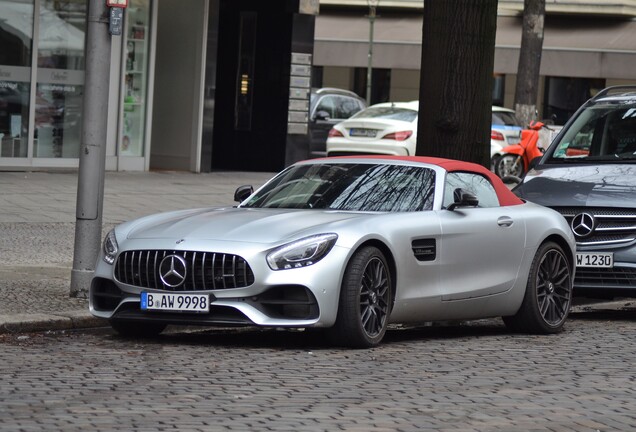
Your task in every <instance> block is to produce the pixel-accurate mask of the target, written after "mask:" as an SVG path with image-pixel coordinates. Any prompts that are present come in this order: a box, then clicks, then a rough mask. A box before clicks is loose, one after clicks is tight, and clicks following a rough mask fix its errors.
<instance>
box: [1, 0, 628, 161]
mask: <svg viewBox="0 0 636 432" xmlns="http://www.w3.org/2000/svg"><path fill="white" fill-rule="evenodd" d="M423 3H424V2H423V0H419V1H412V0H380V4H379V7H378V9H377V12H378V16H377V18H376V19H375V21H374V22H375V27H374V28H375V31H374V39H373V56H372V61H373V74H372V82H371V84H372V85H371V100H372V102H381V101H388V100H392V101H403V100H414V99H417V98H418V97H419V89H418V87H419V68H420V59H421V35H422V11H423ZM86 9H87V2H86V0H0V170H33V169H75V168H77V166H78V163H79V159H78V156H79V149H80V136H81V135H80V130H81V127H82V121H81V120H82V109H83V108H82V107H83V104H84V100H83V94H84V65H85V57H84V56H85V54H84V38H85V33H86V14H87V10H86ZM522 9H523V0H499V13H498V22H497V39H496V47H495V70H494V76H493V80H494V90H493V102H494V103H495V104H499V105H503V106H507V107H512V104H513V97H514V94H513V93H514V87H515V85H514V84H515V75H516V69H517V61H518V55H519V46H520V41H521V13H522ZM367 15H368V4H367V0H320V1H319V0H276V1H269V2H264V1H262V0H188V1H187V2H184V1H182V0H129V7H128V8H127V9H126V11H125V14H124V25H123V31H122V35H120V36H112V47H111V58H110V64H111V70H110V95H109V100H108V112H109V114H108V134H107V149H106V153H107V159H106V168H107V169H108V170H139V171H143V170H150V169H166V170H187V171H193V172H199V171H204V172H205V171H210V170H217V169H232V170H256V171H276V170H279V169H281V168H282V167H284V166H285V165H287V164H289V163H292V162H294V161H296V160H299V159H303V158H306V157H307V155H308V148H307V147H308V144H307V140H306V139H305V138H306V134H307V128H308V126H309V124H310V121H311V119H309V118H308V105H309V93H310V88H311V87H312V86H328V87H340V88H345V89H349V90H353V91H355V92H356V93H358V94H359V95H360V96H362V97H365V96H366V88H367V85H366V78H367V71H366V69H367V64H368V54H369V38H370V37H369V36H370V35H369V19H368V16H367ZM635 18H636V0H618V1H616V0H596V1H591V0H567V1H561V0H554V1H551V2H548V5H547V14H546V19H545V39H544V49H543V58H542V63H541V91H540V94H539V111H540V116H541V117H542V118H554V119H555V122H556V123H563V122H564V121H565V120H566V119H567V118H568V117H569V116H570V115H571V114H572V112H573V111H574V110H575V109H576V108H577V107H578V106H579V105H580V104H581V103H582V102H584V101H585V100H586V99H587V98H588V97H589V96H590V95H592V94H593V93H594V92H595V91H596V90H598V89H600V88H603V87H605V86H608V85H614V84H631V83H636V21H635Z"/></svg>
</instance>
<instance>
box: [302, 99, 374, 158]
mask: <svg viewBox="0 0 636 432" xmlns="http://www.w3.org/2000/svg"><path fill="white" fill-rule="evenodd" d="M362 108H363V105H362V104H361V103H360V102H359V101H358V100H357V99H355V98H352V97H349V96H342V95H325V96H322V97H321V98H320V99H319V100H318V102H317V103H316V107H315V109H314V110H313V112H312V115H311V123H310V133H311V141H310V149H309V151H310V153H311V154H312V156H326V154H327V153H326V152H327V147H326V143H327V136H328V135H329V131H330V130H331V128H332V127H334V126H335V125H336V124H337V123H340V122H341V121H343V120H346V119H348V118H349V117H351V116H352V115H354V114H355V113H357V112H358V111H360V110H361V109H362ZM325 115H326V117H325Z"/></svg>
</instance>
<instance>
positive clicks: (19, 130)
mask: <svg viewBox="0 0 636 432" xmlns="http://www.w3.org/2000/svg"><path fill="white" fill-rule="evenodd" d="M32 46H33V0H30V1H27V0H8V1H7V0H2V1H0V47H1V48H0V158H5V157H9V158H16V157H20V158H24V157H27V151H28V131H29V93H30V90H29V89H30V82H31V53H32Z"/></svg>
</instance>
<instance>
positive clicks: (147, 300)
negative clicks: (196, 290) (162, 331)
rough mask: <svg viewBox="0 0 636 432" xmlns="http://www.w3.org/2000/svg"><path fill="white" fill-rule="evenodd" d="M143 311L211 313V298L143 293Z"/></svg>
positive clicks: (206, 296)
mask: <svg viewBox="0 0 636 432" xmlns="http://www.w3.org/2000/svg"><path fill="white" fill-rule="evenodd" d="M141 309H142V310H159V311H179V312H210V297H209V296H208V295H205V294H161V293H148V292H142V293H141Z"/></svg>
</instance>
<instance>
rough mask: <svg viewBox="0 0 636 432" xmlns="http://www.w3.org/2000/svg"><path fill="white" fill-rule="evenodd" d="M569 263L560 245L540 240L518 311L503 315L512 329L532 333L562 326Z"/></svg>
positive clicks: (569, 286)
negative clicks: (511, 314) (506, 315)
mask: <svg viewBox="0 0 636 432" xmlns="http://www.w3.org/2000/svg"><path fill="white" fill-rule="evenodd" d="M572 282H573V281H572V263H571V262H570V261H568V259H567V257H566V255H565V253H564V252H563V249H562V248H561V246H559V245H558V244H556V243H554V242H546V243H543V244H542V245H541V246H540V247H539V249H538V250H537V253H536V254H535V256H534V259H533V261H532V265H531V267H530V273H529V275H528V283H527V285H526V293H525V296H524V299H523V302H522V304H521V307H520V308H519V311H518V312H517V313H516V314H515V315H513V316H508V317H503V320H504V323H505V324H506V327H508V328H509V329H510V330H512V331H517V332H524V333H536V334H549V333H557V332H559V331H561V330H562V329H563V324H564V323H565V320H566V319H567V316H568V313H569V311H570V306H571V303H572Z"/></svg>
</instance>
